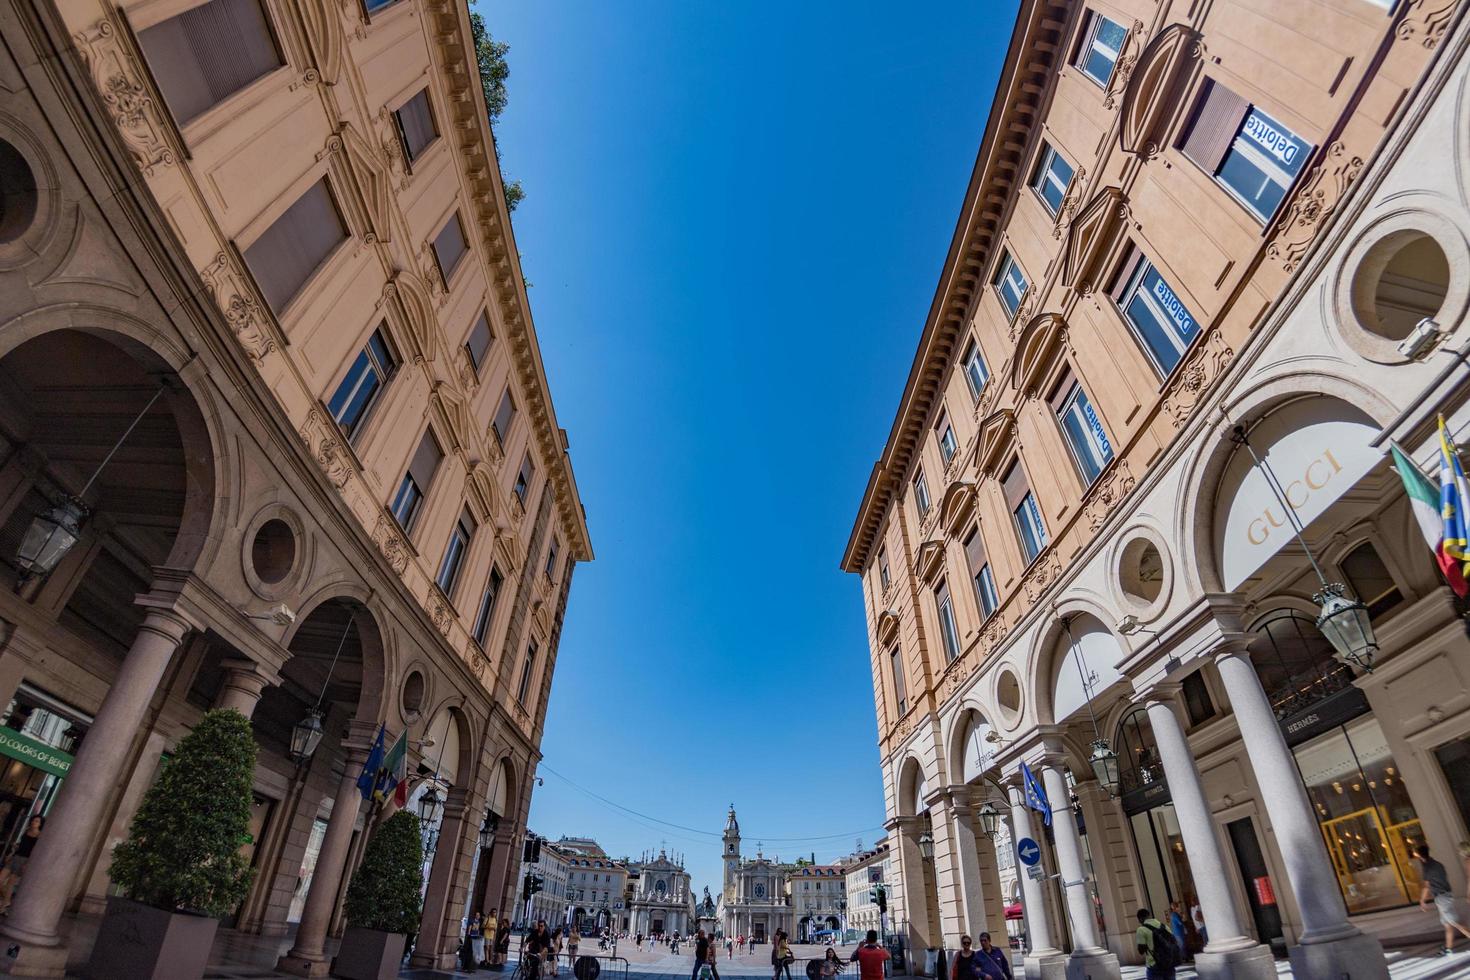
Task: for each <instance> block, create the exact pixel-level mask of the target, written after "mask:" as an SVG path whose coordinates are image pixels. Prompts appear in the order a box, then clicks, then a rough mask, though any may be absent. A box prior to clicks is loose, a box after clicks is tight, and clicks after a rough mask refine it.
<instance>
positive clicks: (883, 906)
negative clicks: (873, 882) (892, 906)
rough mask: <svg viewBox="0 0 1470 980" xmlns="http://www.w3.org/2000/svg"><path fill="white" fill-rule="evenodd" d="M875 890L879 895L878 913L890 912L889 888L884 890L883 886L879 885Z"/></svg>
mask: <svg viewBox="0 0 1470 980" xmlns="http://www.w3.org/2000/svg"><path fill="white" fill-rule="evenodd" d="M874 890H875V891H876V892H877V893H878V895H877V901H878V911H879V912H887V911H888V889H887V888H884V887H883V886H882V885H877V886H875V887H874Z"/></svg>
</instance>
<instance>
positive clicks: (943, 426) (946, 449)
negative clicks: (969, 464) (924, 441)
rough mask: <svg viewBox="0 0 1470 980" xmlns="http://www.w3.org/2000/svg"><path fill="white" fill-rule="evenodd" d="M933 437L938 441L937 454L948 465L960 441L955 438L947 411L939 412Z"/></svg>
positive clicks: (957, 449) (957, 450)
mask: <svg viewBox="0 0 1470 980" xmlns="http://www.w3.org/2000/svg"><path fill="white" fill-rule="evenodd" d="M934 437H935V438H936V439H937V440H938V441H939V455H940V456H942V457H944V462H945V464H946V465H948V463H949V461H950V460H952V459H954V454H955V453H957V452H959V449H960V443H959V440H958V439H956V438H955V434H954V426H953V425H950V423H949V413H948V412H940V413H939V421H938V422H936V423H935V424H934Z"/></svg>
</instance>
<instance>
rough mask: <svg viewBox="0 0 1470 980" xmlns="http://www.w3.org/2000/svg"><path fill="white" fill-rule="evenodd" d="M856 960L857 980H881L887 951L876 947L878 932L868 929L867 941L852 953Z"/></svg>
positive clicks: (886, 959) (886, 960)
mask: <svg viewBox="0 0 1470 980" xmlns="http://www.w3.org/2000/svg"><path fill="white" fill-rule="evenodd" d="M852 959H854V960H857V964H858V980H883V964H885V963H887V962H888V950H886V949H884V948H883V947H882V946H879V945H878V930H877V929H869V930H868V936H867V940H866V941H865V942H864V943H863V944H862V945H861V946H859V947H858V948H857V949H855V950H853V951H852Z"/></svg>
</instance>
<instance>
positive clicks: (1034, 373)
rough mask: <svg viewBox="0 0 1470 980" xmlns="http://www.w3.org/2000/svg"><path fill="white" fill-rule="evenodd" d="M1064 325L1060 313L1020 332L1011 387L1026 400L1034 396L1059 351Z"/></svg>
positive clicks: (1040, 318) (1037, 318)
mask: <svg viewBox="0 0 1470 980" xmlns="http://www.w3.org/2000/svg"><path fill="white" fill-rule="evenodd" d="M1066 330H1067V324H1066V321H1065V320H1063V319H1062V317H1061V314H1059V313H1042V314H1039V315H1037V316H1035V317H1033V318H1032V320H1031V322H1030V323H1028V324H1026V328H1025V329H1024V330H1022V331H1021V337H1020V339H1019V340H1018V341H1017V344H1016V348H1017V350H1016V359H1015V361H1014V362H1012V366H1011V387H1013V388H1015V389H1016V391H1017V392H1019V393H1020V395H1021V397H1023V398H1025V397H1027V396H1029V395H1032V394H1035V392H1036V390H1037V388H1038V387H1039V386H1040V385H1041V382H1042V381H1043V380H1045V378H1046V376H1047V373H1048V372H1049V371H1050V369H1051V365H1052V363H1053V361H1054V360H1055V355H1056V353H1057V351H1058V350H1060V349H1061V346H1062V339H1063V337H1064V336H1065V334H1066Z"/></svg>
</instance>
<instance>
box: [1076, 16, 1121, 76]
mask: <svg viewBox="0 0 1470 980" xmlns="http://www.w3.org/2000/svg"><path fill="white" fill-rule="evenodd" d="M1127 36H1128V32H1127V31H1126V30H1124V28H1123V25H1122V24H1115V23H1113V22H1112V21H1110V20H1108V19H1107V18H1106V17H1104V16H1103V15H1102V14H1088V15H1087V28H1086V32H1085V33H1084V34H1083V42H1082V47H1081V49H1080V50H1079V51H1078V52H1077V67H1078V68H1080V69H1082V74H1084V75H1086V76H1087V77H1088V78H1090V79H1092V80H1093V81H1094V82H1097V84H1099V85H1102V86H1106V85H1107V84H1108V81H1109V80H1110V79H1112V77H1113V68H1114V66H1116V65H1117V64H1118V52H1119V51H1120V50H1122V48H1123V39H1124V38H1125V37H1127Z"/></svg>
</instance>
